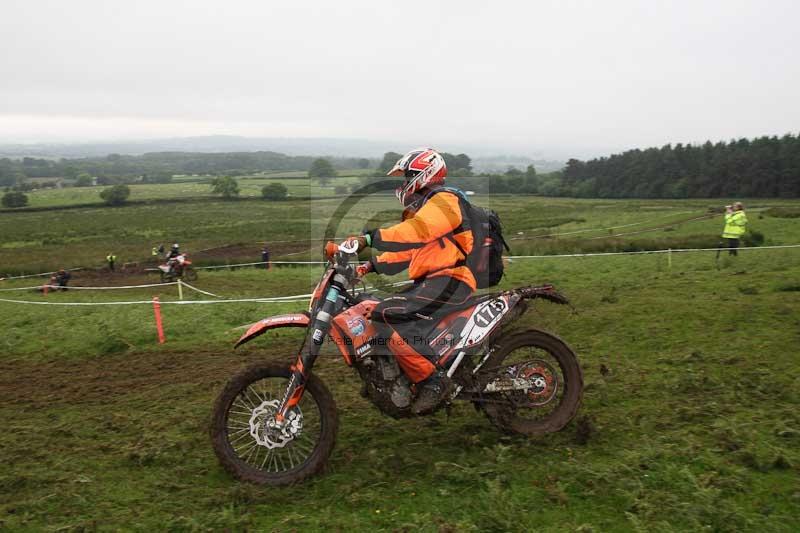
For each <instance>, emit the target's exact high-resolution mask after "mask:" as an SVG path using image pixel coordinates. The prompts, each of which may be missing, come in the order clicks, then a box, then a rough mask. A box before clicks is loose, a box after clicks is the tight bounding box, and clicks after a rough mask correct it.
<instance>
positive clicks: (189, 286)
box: [180, 281, 222, 298]
mask: <svg viewBox="0 0 800 533" xmlns="http://www.w3.org/2000/svg"><path fill="white" fill-rule="evenodd" d="M180 284H181V285H183V286H184V287H187V288H189V289H192V290H193V291H197V292H199V293H200V294H205V295H206V296H213V297H214V298H222V296H217V295H216V294H214V293H211V292H208V291H204V290H201V289H198V288H197V287H195V286H193V285H189V284H188V283H186V282H185V281H181V282H180Z"/></svg>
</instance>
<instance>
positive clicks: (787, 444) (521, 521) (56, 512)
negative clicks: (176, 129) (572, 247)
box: [0, 198, 800, 532]
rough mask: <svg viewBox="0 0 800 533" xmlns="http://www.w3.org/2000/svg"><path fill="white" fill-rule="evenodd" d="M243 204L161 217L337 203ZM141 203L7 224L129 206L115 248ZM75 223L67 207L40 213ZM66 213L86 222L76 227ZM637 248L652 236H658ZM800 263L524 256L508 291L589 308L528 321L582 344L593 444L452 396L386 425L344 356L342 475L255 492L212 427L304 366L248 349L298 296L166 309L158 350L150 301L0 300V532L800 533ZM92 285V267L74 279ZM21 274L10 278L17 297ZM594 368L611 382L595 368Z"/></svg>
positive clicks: (228, 219)
mask: <svg viewBox="0 0 800 533" xmlns="http://www.w3.org/2000/svg"><path fill="white" fill-rule="evenodd" d="M373 202H374V203H373V205H372V206H369V207H368V206H364V207H362V208H360V209H361V210H360V211H358V212H357V213H354V214H353V215H352V216H351V217H350V218H348V219H346V220H345V222H344V226H345V228H346V229H349V228H350V227H352V226H354V225H355V224H357V223H358V222H359V221H358V218H359V217H361V216H364V217H368V218H373V219H374V220H388V219H389V218H391V217H392V216H396V214H397V213H396V209H395V210H392V209H393V207H392V204H391V203H390V201H389V200H385V201H384V200H373ZM491 203H492V204H493V207H495V208H496V209H498V210H499V211H500V213H501V215H502V216H503V219H504V221H506V223H507V225H508V226H509V227H510V228H511V229H512V230H514V231H525V232H526V234H527V232H528V231H530V230H531V229H533V228H536V227H547V220H548V219H550V218H553V219H555V218H559V217H560V218H561V219H562V220H566V219H571V221H568V222H565V223H564V224H561V225H559V226H557V227H556V228H555V229H556V230H557V231H559V232H562V231H570V230H574V229H594V228H597V227H609V226H613V225H621V224H626V223H633V222H638V221H640V220H647V221H651V220H653V224H652V225H653V226H657V225H659V224H661V222H663V221H664V220H666V221H668V222H669V221H672V220H677V219H681V218H684V217H689V216H691V214H693V213H694V212H695V211H697V212H699V213H700V214H702V213H703V212H704V211H705V209H706V208H707V207H708V206H709V205H712V204H713V202H709V201H705V202H701V201H698V202H694V201H691V202H677V201H670V202H667V201H665V202H651V201H648V202H628V201H626V202H607V201H602V202H601V201H582V200H581V201H577V200H566V199H565V200H542V199H523V200H519V199H514V198H498V199H494V200H493V201H492V202H491ZM784 203H785V202H784ZM765 204H766V205H768V204H769V202H766V203H765ZM231 205H233V204H229V203H225V202H211V203H208V204H202V207H199V206H200V204H192V205H191V206H190V208H189V209H188V210H187V211H185V212H184V213H183V216H184V217H186V221H181V219H180V217H178V216H175V217H171V216H170V215H165V217H166V218H160V219H159V220H162V222H163V221H169V222H170V223H171V224H173V226H172V227H173V228H175V231H179V230H180V231H188V228H187V229H186V230H183V229H181V228H183V227H184V224H186V226H190V225H191V224H194V225H195V226H196V228H195V229H194V231H195V232H196V234H197V236H198V239H199V238H200V237H201V236H202V239H206V240H207V242H212V241H213V242H224V239H226V238H237V237H241V235H242V233H240V231H243V228H245V229H246V231H251V230H252V228H256V227H258V226H257V224H261V227H263V228H264V229H263V232H264V233H263V235H269V236H272V235H274V236H284V235H289V236H291V235H292V232H294V231H300V233H298V234H297V236H301V235H307V234H310V235H315V234H317V233H319V232H321V231H322V229H323V227H324V226H323V224H322V222H323V221H324V218H325V217H327V216H329V215H330V213H331V212H332V211H333V209H334V207H335V204H334V203H333V202H330V201H321V202H314V203H313V204H300V203H296V204H293V203H291V202H287V203H285V204H269V205H264V204H261V203H252V204H251V203H248V202H239V203H236V204H235V205H236V209H233V208H229V206H231ZM309 205H313V206H314V209H315V211H314V215H315V216H314V217H310V216H309V215H310V213H309V212H308V208H309ZM607 206H608V207H607ZM748 206H749V204H748ZM756 207H757V206H749V209H751V210H752V211H750V212H752V213H753V216H751V220H752V223H753V226H754V229H758V230H759V231H762V232H764V233H765V235H766V236H767V238H768V239H771V240H772V241H773V242H778V243H789V242H800V226H799V225H798V221H797V220H794V219H778V218H773V217H764V218H763V219H759V218H758V216H757V214H756V213H757V212H758V211H757V210H756V209H754V208H756ZM256 208H258V209H262V210H263V218H264V219H269V220H272V219H273V217H274V219H275V220H280V221H281V223H273V224H268V223H265V222H264V220H260V221H259V220H254V221H253V222H252V223H253V224H254V226H248V225H247V224H249V223H250V222H247V221H248V219H249V218H256V219H258V218H259V217H257V216H256V217H254V213H257V212H258V211H256ZM142 209H143V208H142V207H138V208H135V207H131V208H123V209H122V210H121V211H115V210H107V209H98V210H86V211H87V212H85V213H81V212H82V211H83V210H80V211H79V212H76V213H72V212H71V211H70V212H55V211H54V212H51V213H41V212H40V213H27V214H23V213H20V214H15V215H13V216H14V217H17V216H19V217H21V219H25V220H27V221H30V220H31V219H30V218H28V217H33V216H34V215H35V216H37V217H43V218H41V219H37V220H38V221H40V223H41V224H45V225H47V224H49V225H50V226H52V227H54V228H61V229H62V230H63V231H66V230H68V229H70V228H83V227H86V229H85V230H82V231H84V233H80V232H78V233H77V234H76V237H78V236H81V235H84V236H88V235H90V234H91V235H93V239H94V240H93V239H88V240H86V241H77V242H86V243H87V244H86V246H87V248H86V249H87V250H90V249H92V248H91V246H95V249H97V250H100V249H102V248H100V246H102V245H101V244H98V243H101V242H105V241H103V240H102V239H104V238H105V237H102V236H101V232H102V231H103V227H104V226H103V224H108V222H109V220H113V219H114V217H112V216H111V215H112V214H114V215H115V216H116V214H117V213H122V215H124V218H123V219H124V220H125V221H126V227H127V228H128V231H129V232H130V233H129V234H128V235H125V236H122V235H119V236H117V237H116V238H117V240H118V241H119V242H120V243H121V244H122V243H127V242H128V241H129V240H131V241H133V242H134V244H135V243H136V242H139V241H137V239H138V238H139V237H138V236H137V233H136V232H142V231H146V228H149V227H150V226H147V224H148V222H147V221H149V220H150V219H151V217H154V218H155V219H158V217H155V213H153V212H151V211H145V212H144V213H140V211H141V210H142ZM159 209H160V208H159ZM251 209H252V210H251ZM239 211H244V212H242V213H241V215H239V214H238V212H239ZM301 211H302V213H300V212H301ZM680 211H691V213H689V214H678V212H680ZM67 213H70V214H69V215H68V216H66V217H65V218H63V219H58V221H55V220H51V219H49V218H47V216H49V217H54V216H58V217H60V216H62V215H65V214H67ZM73 215H74V216H78V215H81V216H80V218H79V220H80V221H81V223H80V224H79V225H74V224H75V220H76V219H74V218H73ZM122 215H119V216H122ZM9 216H10V215H6V214H3V215H0V224H4V226H2V228H3V229H5V230H7V231H9V232H10V233H11V234H12V235H13V239H14V240H16V241H24V238H25V231H23V230H19V229H17V227H16V225H15V224H12V223H10V222H8V219H7V218H5V217H9ZM580 219H583V220H580ZM15 220H17V221H18V220H20V219H15ZM301 220H305V224H306V225H304V226H303V225H301V222H300V221H301ZM218 222H219V225H216V223H218ZM719 222H720V221H719V219H716V220H713V221H699V222H697V223H696V222H691V223H687V224H688V225H689V227H684V226H683V225H681V226H678V227H676V229H675V230H674V231H671V232H663V231H659V232H656V234H657V235H658V236H661V233H664V238H672V236H674V235H675V234H678V235H679V236H684V237H688V236H691V235H699V234H702V233H703V232H712V233H713V235H714V236H716V233H717V232H718V231H719V229H720V227H719V226H720V224H719ZM361 223H363V220H361ZM649 223H650V222H648V224H649ZM92 224H96V226H93V225H92ZM694 224H696V225H695V226H692V225H694ZM153 226H154V227H155V223H153ZM643 226H644V227H649V226H647V225H643ZM37 227H38V226H37ZM111 227H112V228H113V225H112V226H111ZM89 228H96V229H95V230H93V231H89ZM298 228H300V230H298ZM552 229H553V228H548V230H549V231H552ZM626 229H628V228H623V229H621V230H619V231H625V230H626ZM630 229H631V230H635V229H637V226H633V227H632V228H630ZM28 231H29V232H30V231H31V229H30V227H29V230H28ZM54 231H55V230H54ZM74 231H76V232H77V230H74ZM601 233H602V232H601ZM0 234H2V235H3V236H4V237H3V238H4V239H5V235H6V234H5V233H0ZM587 234H588V235H586V236H594V235H595V234H596V233H593V232H587ZM581 235H583V234H579V235H578V236H581ZM578 236H575V237H573V238H574V239H575V241H576V242H578ZM633 238H636V239H640V238H641V239H644V238H648V239H655V240H656V241H658V239H657V238H655V237H653V236H652V235H648V234H647V233H645V234H642V235H641V236H633ZM559 239H560V238H559ZM5 242H7V241H5ZM189 242H191V241H189ZM198 242H204V241H201V240H198ZM534 242H535V241H534ZM570 242H572V241H570ZM38 246H39V247H43V248H44V250H45V251H51V252H52V250H56V249H57V250H65V249H66V248H61V246H63V245H58V244H53V245H44V246H42V245H41V243H40V244H38ZM131 246H132V245H131ZM531 246H532V247H534V248H533V249H534V250H536V249H538V248H536V247H538V246H539V245H538V244H536V245H531ZM35 248H36V247H35V246H30V247H28V246H21V247H20V248H19V249H18V250H19V251H20V254H19V255H14V254H11V255H3V256H0V257H2V258H3V263H4V265H6V264H10V265H11V266H14V263H13V260H14V259H15V258H18V259H20V260H21V261H22V260H27V259H26V257H27V254H30V253H32V250H33V249H35ZM8 250H12V249H10V248H4V249H3V254H5V253H6V252H7V251H8ZM798 254H800V251H798V250H771V251H767V250H764V251H757V250H756V251H743V252H741V253H740V255H739V257H737V258H728V257H727V256H725V255H723V256H721V257H720V259H719V261H718V262H717V261H715V254H714V253H713V252H698V253H687V254H674V255H673V257H672V267H671V268H670V267H669V265H668V263H667V258H666V257H664V256H648V255H645V256H612V257H587V258H577V259H574V258H543V259H530V260H517V261H514V262H513V263H512V264H511V265H510V266H509V267H508V271H507V274H508V275H507V277H506V279H504V281H503V284H502V287H513V286H518V285H524V284H529V283H540V282H552V283H554V284H555V285H556V286H557V287H559V288H560V289H562V290H563V291H564V292H565V293H566V294H567V295H568V296H569V297H570V298H571V299H572V301H573V303H574V304H575V306H576V308H577V311H578V314H576V315H575V314H572V313H571V312H570V310H569V309H565V308H561V307H558V306H554V305H551V304H547V303H542V304H538V303H537V304H536V306H535V309H534V310H533V311H531V312H529V313H528V314H527V315H525V317H524V318H523V319H522V321H521V327H524V326H534V327H541V328H544V329H546V330H549V331H552V332H554V333H556V334H558V335H559V336H561V337H562V338H564V339H565V340H566V341H567V342H568V343H570V344H571V345H572V346H573V348H574V349H575V350H576V351H577V353H578V354H579V357H580V359H581V363H582V366H583V368H584V374H585V380H586V393H585V400H584V406H583V408H582V410H581V412H580V416H581V417H585V418H584V421H585V423H588V424H589V425H590V426H591V427H593V428H594V431H593V432H592V433H591V434H590V436H589V438H588V441H586V442H584V440H583V438H582V436H580V435H578V432H577V429H576V425H575V424H574V423H573V424H571V425H570V426H568V427H567V428H566V429H565V430H564V431H562V432H560V433H558V434H554V435H550V436H546V437H542V438H539V439H522V438H516V437H507V436H503V435H501V434H499V433H497V432H496V431H495V430H494V429H493V428H492V427H491V426H490V424H489V423H488V421H487V420H486V419H485V418H484V417H483V416H482V415H480V414H479V413H476V412H475V411H474V410H473V409H472V408H471V407H470V406H466V405H457V406H456V408H455V409H454V410H453V413H452V415H451V416H450V417H447V416H446V415H445V414H444V413H442V414H439V415H437V416H435V417H433V418H427V419H420V420H410V421H394V420H391V419H388V418H385V417H382V416H380V415H379V414H378V412H377V411H376V410H375V409H374V408H373V407H371V406H370V405H369V404H368V403H366V401H365V400H363V399H362V398H361V397H360V396H359V394H358V390H359V382H358V380H357V378H356V377H355V375H354V374H353V373H352V372H351V371H350V370H348V369H347V367H346V366H345V364H344V363H343V362H342V361H341V358H340V357H338V356H337V355H336V354H335V353H334V348H333V347H332V346H328V347H327V348H326V349H325V351H324V355H323V356H322V357H321V358H320V359H319V361H318V366H317V372H318V374H319V375H320V376H321V377H322V379H323V380H324V381H325V382H326V383H327V384H328V386H329V387H330V388H331V389H332V392H333V394H334V397H335V398H336V400H337V402H338V405H339V408H340V413H341V424H340V432H339V440H338V443H337V447H336V449H335V451H334V455H333V457H332V460H331V465H330V469H329V471H328V472H327V473H326V474H324V475H323V476H321V477H319V478H317V479H315V480H314V481H312V482H310V483H307V484H305V485H303V486H300V487H294V488H288V489H264V488H259V487H254V486H249V485H243V484H240V483H237V482H236V481H234V480H233V479H231V478H230V477H229V476H227V475H226V474H225V473H224V471H223V470H222V469H221V468H220V467H219V466H218V464H217V463H216V461H215V459H214V457H213V454H212V452H211V449H210V444H209V442H208V439H207V437H206V433H207V430H206V429H207V426H206V424H207V420H208V415H209V412H210V408H211V403H212V401H213V398H214V396H215V394H217V392H218V391H219V390H220V388H221V387H222V386H223V384H224V381H225V380H226V379H227V378H228V377H229V376H230V375H231V374H232V373H233V372H234V371H235V370H236V369H238V368H240V367H242V366H244V365H245V364H248V363H250V362H255V361H262V360H275V361H284V362H288V361H289V360H291V358H292V356H293V354H294V350H295V349H296V343H297V341H298V333H297V332H295V331H288V332H281V333H277V334H274V335H270V336H266V337H265V338H261V339H258V340H256V341H254V342H253V343H252V344H251V345H246V346H245V347H243V348H242V349H240V350H237V351H236V352H234V351H232V350H231V345H232V343H233V341H234V340H235V339H236V338H237V337H238V336H239V335H240V334H241V332H242V330H241V329H238V328H239V326H241V325H243V324H246V323H249V322H251V321H253V320H255V319H258V318H261V317H263V316H266V315H270V314H274V313H280V312H285V311H291V310H300V309H302V308H304V304H280V305H276V304H254V303H242V304H234V303H231V304H219V305H213V306H212V305H208V306H204V305H195V306H164V307H163V311H164V320H165V327H166V332H167V344H166V345H164V346H159V345H157V344H156V343H155V331H154V326H153V317H152V309H151V307H149V306H147V305H144V306H124V307H97V308H60V307H55V306H53V307H43V306H23V305H19V304H8V303H3V302H0V321H2V323H3V324H4V328H3V334H2V337H0V354H2V355H0V418H2V420H4V421H5V424H4V430H5V431H4V432H3V433H2V434H1V435H0V449H2V450H3V465H4V466H3V468H2V469H0V527H2V526H5V527H6V528H8V529H9V530H17V529H28V530H42V529H48V530H57V529H61V528H63V529H74V530H79V529H92V528H101V529H141V530H146V529H149V530H152V529H159V530H161V529H171V530H195V529H197V530H204V529H212V530H216V529H225V528H228V529H231V530H244V529H252V530H267V531H270V530H319V529H323V528H324V529H329V530H366V529H374V530H387V531H398V530H399V531H403V530H421V531H469V530H474V531H487V530H488V531H530V530H541V531H564V530H568V531H569V530H581V531H590V530H593V531H631V530H640V531H686V530H700V529H709V530H712V531H742V530H753V531H756V530H759V531H787V532H789V531H796V530H797V529H798V528H800V512H799V511H798V509H799V508H800V476H798V473H800V472H799V471H800V409H798V403H800V378H798V375H800V361H798V359H797V349H796V347H797V344H798V341H800V333H798V332H799V331H800V292H798V290H797V287H796V285H797V282H796V280H797V279H798V276H800V261H798ZM75 257H78V256H77V255H76V256H75ZM6 261H8V263H6ZM319 273H320V269H319V268H307V267H302V268H301V267H298V268H282V269H273V270H270V271H263V270H248V269H242V270H236V271H233V272H219V271H217V272H201V274H200V276H201V277H200V279H199V280H198V282H197V285H198V286H199V287H200V288H203V289H205V290H209V291H211V292H214V293H216V294H220V295H223V296H228V297H245V296H251V297H252V296H274V295H286V294H299V293H305V292H308V291H309V289H310V288H311V287H312V286H313V284H314V282H315V281H316V278H317V277H318V275H319ZM93 279H94V278H89V277H87V278H85V280H84V281H86V282H89V281H92V280H93ZM133 279H134V281H136V282H143V281H144V280H145V278H144V277H141V278H133ZM373 280H374V277H373ZM81 281H82V278H81V274H76V277H75V283H76V284H79V283H81ZM112 281H113V280H112ZM26 284H28V283H27V282H26V281H25V280H19V281H15V282H13V284H12V282H10V281H6V282H2V283H0V287H10V286H25V285H26ZM87 284H88V283H87ZM154 294H159V295H160V296H161V298H162V299H163V300H169V299H174V298H175V297H176V294H175V291H174V289H173V288H157V289H156V290H155V291H154V290H151V289H148V290H133V291H124V292H123V291H119V292H117V291H114V292H96V293H95V292H88V291H84V292H79V291H71V292H68V293H55V294H49V295H48V296H46V297H43V296H42V295H39V294H34V293H22V294H17V293H14V292H3V293H0V298H18V299H30V300H36V301H42V300H43V299H46V301H51V302H58V301H110V300H119V299H125V300H128V299H130V300H138V299H148V298H150V297H152V296H153V295H154ZM187 297H189V298H200V297H202V298H205V297H204V296H200V295H189V293H188V292H187ZM601 365H604V366H605V367H606V369H607V370H608V372H606V373H601V372H600V368H601Z"/></svg>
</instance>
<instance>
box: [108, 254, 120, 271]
mask: <svg viewBox="0 0 800 533" xmlns="http://www.w3.org/2000/svg"><path fill="white" fill-rule="evenodd" d="M106 262H108V269H109V270H110V271H111V272H114V263H116V262H117V256H116V255H114V252H109V254H108V255H107V256H106Z"/></svg>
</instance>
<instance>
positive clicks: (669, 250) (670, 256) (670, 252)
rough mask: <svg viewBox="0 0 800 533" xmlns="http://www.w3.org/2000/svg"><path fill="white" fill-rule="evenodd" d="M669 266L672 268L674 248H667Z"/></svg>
mask: <svg viewBox="0 0 800 533" xmlns="http://www.w3.org/2000/svg"><path fill="white" fill-rule="evenodd" d="M667 267H668V268H669V269H670V270H672V248H668V249H667Z"/></svg>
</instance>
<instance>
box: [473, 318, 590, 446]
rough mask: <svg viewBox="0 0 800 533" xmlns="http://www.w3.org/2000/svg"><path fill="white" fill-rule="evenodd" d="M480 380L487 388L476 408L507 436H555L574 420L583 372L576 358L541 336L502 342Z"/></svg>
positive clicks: (561, 345) (531, 334)
mask: <svg viewBox="0 0 800 533" xmlns="http://www.w3.org/2000/svg"><path fill="white" fill-rule="evenodd" d="M478 377H479V380H480V382H481V383H483V384H484V386H485V389H484V392H483V394H482V396H483V398H484V402H482V403H481V404H479V405H480V406H481V407H482V408H483V411H484V412H485V413H486V416H487V417H488V418H489V420H491V422H492V423H493V424H494V425H495V426H496V427H497V428H498V429H501V430H503V431H505V432H508V433H518V434H522V435H529V436H536V435H544V434H546V433H552V432H555V431H559V430H561V429H562V428H563V427H564V426H566V425H567V424H568V423H569V421H570V420H572V419H573V418H574V417H575V414H576V413H577V412H578V408H579V407H580V405H581V399H582V397H583V372H582V371H581V367H580V364H579V363H578V357H577V356H576V355H575V352H573V351H572V349H571V348H570V347H569V346H568V345H567V344H566V343H565V342H564V341H562V340H561V339H559V338H558V337H556V336H555V335H551V334H549V333H546V332H544V331H539V330H529V331H524V332H520V333H516V334H512V335H509V336H507V337H505V338H501V339H500V340H499V341H498V342H497V344H496V345H495V349H494V352H493V353H492V355H491V356H490V357H489V359H488V360H487V361H486V363H485V364H484V366H483V367H482V368H481V369H480V371H479V374H478ZM520 385H523V387H520ZM487 391H489V392H487ZM491 391H495V392H491Z"/></svg>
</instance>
